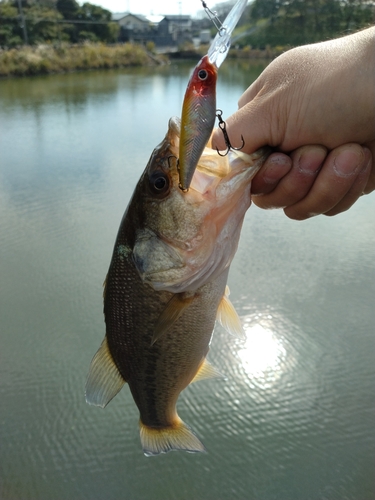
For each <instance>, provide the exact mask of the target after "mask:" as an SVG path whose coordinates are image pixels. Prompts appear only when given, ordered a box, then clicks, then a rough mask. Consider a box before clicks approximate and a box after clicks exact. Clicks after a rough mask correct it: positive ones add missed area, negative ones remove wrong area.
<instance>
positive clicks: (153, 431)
mask: <svg viewBox="0 0 375 500" xmlns="http://www.w3.org/2000/svg"><path fill="white" fill-rule="evenodd" d="M177 418H178V417H177ZM139 425H140V436H141V443H142V448H143V453H144V454H145V455H146V457H152V456H154V455H159V454H160V453H168V451H172V450H185V451H189V452H192V453H193V452H205V451H206V449H205V447H204V445H203V444H202V442H201V441H200V440H199V439H198V438H197V436H196V435H195V434H194V432H193V431H192V430H191V429H189V427H188V426H187V425H186V424H184V422H183V421H182V420H181V419H179V418H178V421H176V423H174V424H173V425H171V426H169V427H149V426H147V425H144V424H143V423H142V422H140V424H139Z"/></svg>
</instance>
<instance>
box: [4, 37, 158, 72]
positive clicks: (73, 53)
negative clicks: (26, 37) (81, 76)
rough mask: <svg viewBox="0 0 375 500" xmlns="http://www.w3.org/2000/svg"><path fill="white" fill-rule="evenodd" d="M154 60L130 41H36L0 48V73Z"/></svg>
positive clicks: (129, 64) (48, 70)
mask: <svg viewBox="0 0 375 500" xmlns="http://www.w3.org/2000/svg"><path fill="white" fill-rule="evenodd" d="M153 63H155V57H150V55H149V54H148V53H147V51H146V49H145V48H144V47H142V46H140V45H133V44H131V43H125V44H121V45H120V44H119V45H113V46H112V45H111V46H108V45H104V44H100V43H84V44H82V45H73V46H72V45H64V44H62V45H60V46H52V45H39V46H32V47H30V46H25V47H21V48H15V49H9V50H0V76H25V75H37V74H47V73H64V72H69V71H76V70H85V69H99V68H121V67H126V66H144V65H148V64H153Z"/></svg>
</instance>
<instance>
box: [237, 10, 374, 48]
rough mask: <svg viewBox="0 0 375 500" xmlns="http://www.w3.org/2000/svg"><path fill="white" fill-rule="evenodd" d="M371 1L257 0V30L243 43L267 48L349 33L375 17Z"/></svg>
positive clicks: (252, 13) (255, 13) (253, 17)
mask: <svg viewBox="0 0 375 500" xmlns="http://www.w3.org/2000/svg"><path fill="white" fill-rule="evenodd" d="M374 14H375V2H372V1H368V0H255V1H254V3H253V5H252V9H251V20H252V23H253V24H255V25H256V26H257V29H256V30H254V32H253V33H252V34H251V35H249V36H248V37H246V38H243V39H242V40H241V41H240V43H241V44H242V45H251V46H253V47H259V48H264V47H266V45H271V46H273V47H275V46H277V45H281V46H287V45H291V46H296V45H303V44H306V43H313V42H317V41H322V40H326V39H329V38H333V37H335V36H340V35H344V34H348V33H349V32H350V31H355V30H357V29H359V28H362V27H365V26H368V25H369V24H370V23H372V22H373V20H374Z"/></svg>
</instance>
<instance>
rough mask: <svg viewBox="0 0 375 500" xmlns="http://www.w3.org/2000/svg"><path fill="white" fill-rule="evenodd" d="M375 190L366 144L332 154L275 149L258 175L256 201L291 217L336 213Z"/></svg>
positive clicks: (322, 150) (317, 150)
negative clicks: (289, 152) (286, 152)
mask: <svg viewBox="0 0 375 500" xmlns="http://www.w3.org/2000/svg"><path fill="white" fill-rule="evenodd" d="M374 189H375V169H374V166H373V162H372V155H371V152H370V150H369V149H368V148H366V147H362V146H360V145H359V144H353V143H352V144H345V145H343V146H339V147H337V148H335V149H333V150H332V151H330V152H328V151H327V149H326V148H324V147H323V146H315V145H313V146H311V145H309V146H302V147H300V148H298V149H296V150H295V151H293V152H292V153H291V154H290V155H286V154H283V153H273V154H272V155H271V156H270V157H269V158H268V159H267V161H266V162H265V164H264V165H263V167H262V169H261V170H260V171H259V172H258V174H257V175H256V176H255V177H254V179H253V181H252V186H251V192H252V193H253V196H252V200H253V202H254V203H255V205H257V206H258V207H260V208H264V209H267V208H283V209H284V212H285V214H286V215H287V216H288V217H290V218H291V219H296V220H304V219H307V218H309V217H313V216H315V215H320V214H324V215H329V216H332V215H337V214H339V213H341V212H344V211H345V210H348V209H349V208H350V207H351V206H352V205H353V204H354V203H355V202H356V201H357V200H358V198H359V197H360V196H361V195H362V194H367V193H369V192H371V191H373V190H374Z"/></svg>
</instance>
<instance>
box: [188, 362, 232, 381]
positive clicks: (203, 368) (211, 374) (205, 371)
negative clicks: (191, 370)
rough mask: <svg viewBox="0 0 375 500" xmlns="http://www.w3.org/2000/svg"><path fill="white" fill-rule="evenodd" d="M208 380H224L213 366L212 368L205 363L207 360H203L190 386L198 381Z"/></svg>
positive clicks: (209, 364)
mask: <svg viewBox="0 0 375 500" xmlns="http://www.w3.org/2000/svg"><path fill="white" fill-rule="evenodd" d="M208 378H225V376H224V375H223V374H222V373H220V372H219V370H217V369H216V368H215V367H214V366H212V365H211V363H209V362H208V361H207V359H204V360H203V362H202V364H201V365H200V367H199V368H198V371H197V373H196V374H195V377H194V378H193V380H192V381H191V382H190V383H191V384H192V383H193V382H198V381H199V380H204V379H208Z"/></svg>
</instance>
